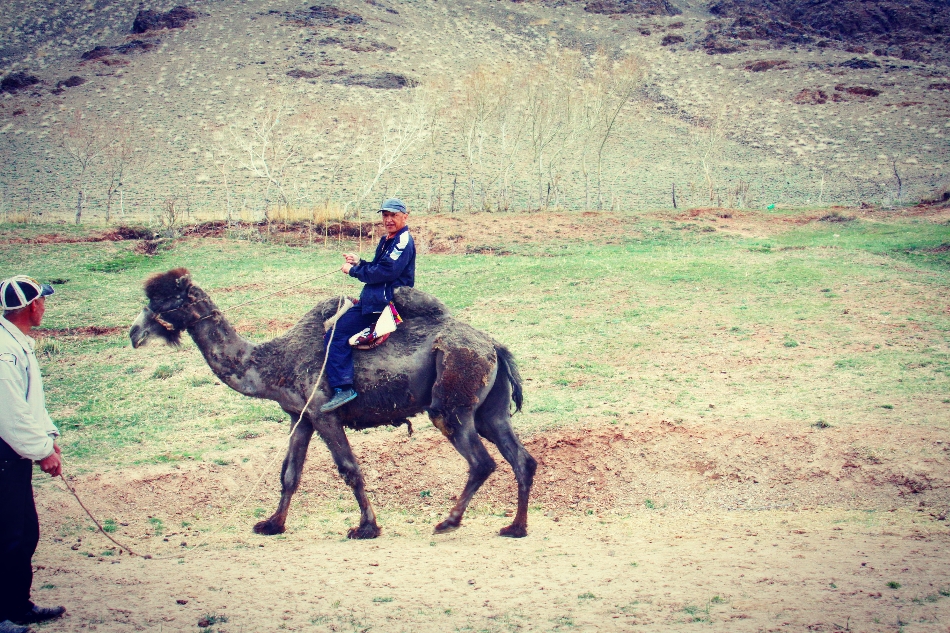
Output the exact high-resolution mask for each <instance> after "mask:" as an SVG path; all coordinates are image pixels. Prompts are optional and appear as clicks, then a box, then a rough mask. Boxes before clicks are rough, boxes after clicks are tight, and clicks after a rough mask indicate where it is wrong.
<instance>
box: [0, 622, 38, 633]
mask: <svg viewBox="0 0 950 633" xmlns="http://www.w3.org/2000/svg"><path fill="white" fill-rule="evenodd" d="M32 630H33V629H31V628H30V627H28V626H20V625H19V624H14V623H13V622H11V621H10V620H4V621H3V622H0V633H30V631H32Z"/></svg>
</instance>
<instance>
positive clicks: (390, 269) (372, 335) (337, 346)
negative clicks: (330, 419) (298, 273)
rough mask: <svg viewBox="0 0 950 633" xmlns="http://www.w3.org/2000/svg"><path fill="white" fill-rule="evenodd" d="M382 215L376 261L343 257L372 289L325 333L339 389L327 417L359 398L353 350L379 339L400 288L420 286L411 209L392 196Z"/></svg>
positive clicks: (332, 380) (349, 270)
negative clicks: (382, 319)
mask: <svg viewBox="0 0 950 633" xmlns="http://www.w3.org/2000/svg"><path fill="white" fill-rule="evenodd" d="M379 212H380V213H382V214H383V227H384V228H385V229H386V235H385V236H384V237H383V238H382V239H380V240H379V244H378V245H377V246H376V255H375V256H374V257H373V261H371V262H367V261H365V260H362V259H359V258H358V257H357V256H356V255H354V254H353V253H344V254H343V259H344V260H345V261H344V263H343V266H341V267H340V270H341V271H342V272H343V274H344V275H349V276H350V277H355V278H357V279H359V280H360V281H362V282H363V283H364V284H366V285H364V286H363V291H362V292H361V293H360V298H359V301H357V302H356V304H355V305H354V307H353V308H352V309H350V310H347V311H346V312H345V313H343V314H342V315H341V316H340V318H339V319H338V320H337V322H336V331H335V332H334V331H333V330H332V329H328V330H327V333H326V334H325V335H324V339H323V344H324V347H325V349H326V353H327V368H326V372H327V382H328V383H329V384H330V386H331V387H333V397H332V398H331V399H330V400H329V401H328V402H327V403H326V404H324V405H323V406H322V407H320V411H321V412H322V413H327V412H329V411H333V410H334V409H338V408H339V407H342V406H343V405H344V404H346V403H347V402H350V401H351V400H353V399H354V398H356V397H357V395H358V394H357V393H356V391H355V390H354V389H353V350H352V346H355V345H360V346H363V345H372V344H373V342H374V341H375V339H376V335H377V332H375V330H374V328H375V326H376V322H377V321H379V317H380V315H381V314H382V312H383V310H389V309H390V307H389V302H390V301H392V300H393V290H395V289H396V288H399V287H400V286H409V287H410V288H411V287H412V286H413V285H414V284H415V279H416V246H415V243H414V242H413V241H412V236H411V235H409V227H408V226H406V225H407V223H408V222H409V211H408V210H407V209H406V205H405V204H403V202H402V201H401V200H399V199H398V198H390V199H389V200H386V202H384V203H383V204H382V205H381V206H380V209H379ZM331 335H332V340H331ZM351 339H352V340H351Z"/></svg>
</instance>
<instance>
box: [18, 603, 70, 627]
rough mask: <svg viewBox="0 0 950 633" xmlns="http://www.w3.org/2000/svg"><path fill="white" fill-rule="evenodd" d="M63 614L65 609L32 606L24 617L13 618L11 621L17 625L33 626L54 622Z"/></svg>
mask: <svg viewBox="0 0 950 633" xmlns="http://www.w3.org/2000/svg"><path fill="white" fill-rule="evenodd" d="M64 613H66V607H38V606H36V605H33V608H32V609H30V610H29V611H27V612H26V614H25V615H23V616H21V617H19V618H13V621H14V622H16V623H17V624H35V623H37V622H46V621H47V620H55V619H56V618H58V617H60V616H62V615H63V614H64Z"/></svg>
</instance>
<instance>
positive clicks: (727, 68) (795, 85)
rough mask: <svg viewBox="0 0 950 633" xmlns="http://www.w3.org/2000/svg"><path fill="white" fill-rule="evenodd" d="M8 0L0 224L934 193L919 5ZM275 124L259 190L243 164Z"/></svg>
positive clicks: (934, 80) (941, 17) (938, 108)
mask: <svg viewBox="0 0 950 633" xmlns="http://www.w3.org/2000/svg"><path fill="white" fill-rule="evenodd" d="M10 4H11V5H12V7H13V9H14V10H12V11H7V12H5V14H4V16H3V17H0V27H2V28H0V32H2V37H0V62H2V64H3V67H2V70H3V73H4V79H3V82H4V83H3V84H2V89H3V91H4V92H3V98H2V100H0V132H2V136H0V138H2V143H0V158H2V160H3V164H4V169H3V170H2V172H0V186H2V188H3V189H2V190H3V201H2V212H3V214H4V216H5V217H7V216H10V217H21V216H24V214H26V215H28V216H30V217H32V218H34V219H36V218H54V219H72V218H73V216H74V214H75V207H76V202H77V194H78V191H79V190H80V189H81V190H82V191H83V204H84V208H83V219H84V220H93V221H101V220H102V219H104V215H105V211H106V207H107V206H108V207H109V210H110V215H111V216H113V217H115V216H121V217H126V216H128V215H138V216H139V217H142V218H147V219H148V220H149V221H152V222H159V221H161V218H162V215H163V214H168V213H171V214H172V215H177V216H180V217H177V219H178V220H188V219H193V218H212V217H213V218H223V217H225V215H226V214H230V215H231V216H232V217H244V218H245V219H258V218H260V217H262V216H263V215H264V213H265V212H266V211H267V210H268V209H270V210H271V213H273V212H274V211H273V210H274V209H275V208H276V207H278V206H283V207H284V208H285V210H286V209H288V208H290V209H291V210H293V209H299V208H305V209H312V208H314V207H320V206H329V207H331V208H332V209H333V210H335V212H337V213H338V212H339V210H340V209H345V210H346V213H347V214H349V215H353V213H354V209H365V207H367V206H372V204H373V203H370V202H368V201H369V200H375V199H377V198H381V197H383V196H385V195H392V194H396V195H400V196H402V197H404V198H406V199H407V201H408V202H409V204H410V206H411V207H412V208H413V209H414V210H432V211H450V210H455V211H458V210H462V209H470V208H487V209H495V210H506V209H508V210H512V209H534V208H538V207H545V208H551V207H560V208H566V209H581V208H605V209H608V208H616V209H623V208H643V207H670V206H673V196H674V187H675V196H676V204H677V205H678V206H681V207H682V206H723V207H751V208H763V207H765V206H768V205H770V204H774V205H778V206H782V205H816V206H827V205H830V204H850V205H855V206H856V205H858V204H862V203H864V204H868V205H874V206H878V205H881V206H884V207H890V206H893V205H895V204H898V203H907V202H916V201H918V200H920V199H921V198H927V197H934V196H938V195H940V194H941V193H942V187H944V186H945V185H946V183H947V174H948V169H947V153H948V147H947V136H946V135H947V133H948V129H947V128H948V126H950V119H948V116H950V108H948V99H947V95H948V90H950V78H948V72H950V71H948V67H947V54H946V51H947V40H946V37H947V36H946V35H944V32H945V31H946V29H947V28H948V27H947V25H948V24H950V22H948V9H947V8H946V7H945V6H943V4H942V3H938V2H936V1H935V0H934V1H928V0H916V2H913V3H909V4H908V3H893V2H886V1H883V0H882V1H880V2H861V3H836V2H818V3H817V4H815V7H813V9H814V10H813V11H811V12H810V13H809V14H808V15H804V14H803V13H802V12H801V11H800V10H797V9H795V7H796V6H797V5H798V4H799V3H793V2H780V1H778V0H749V1H746V2H740V1H739V0H717V1H715V2H709V3H693V2H685V1H678V2H666V1H663V2H659V1H656V2H645V1H641V2H633V1H630V2H625V1H623V0H611V1H606V0H604V1H598V2H593V1H592V2H574V3H562V2H498V1H489V0H480V1H473V2H468V3H464V4H456V3H446V2H435V1H428V2H424V1H408V0H404V1H396V0H385V1H383V0H365V1H356V0H349V1H342V2H335V3H332V4H317V5H309V4H306V3H295V2H283V1H267V0H257V1H253V2H245V3H229V2H223V1H217V2H196V3H192V4H190V5H188V8H187V9H181V10H179V11H178V13H174V12H173V13H168V12H170V11H172V10H173V9H174V7H175V4H174V3H173V2H154V3H151V4H149V6H148V10H149V11H151V13H147V14H144V17H142V15H140V14H139V10H140V9H141V8H142V7H141V6H140V4H139V3H133V2H126V1H117V2H108V1H107V0H97V1H94V2H88V3H85V4H77V5H74V6H70V7H65V6H62V7H61V6H59V4H58V3H43V2H25V1H18V2H12V3H10ZM851 5H855V7H856V6H857V5H860V9H861V11H857V10H856V9H855V7H852V6H851ZM137 17H139V18H140V20H139V21H138V22H137ZM133 27H135V28H133ZM133 30H136V31H141V32H135V33H133ZM624 60H626V61H624ZM620 62H623V63H620ZM624 64H626V65H624ZM618 99H620V101H618ZM618 103H619V106H618V109H617V111H616V118H615V120H611V119H610V115H611V113H612V112H613V110H612V108H613V107H614V105H616V104H618ZM624 103H625V105H624ZM77 112H79V113H80V115H81V116H82V117H83V118H82V119H81V120H80V121H81V122H83V123H76V119H75V117H76V116H77V114H76V113H77ZM598 117H599V118H598ZM268 121H269V122H270V123H268ZM605 121H609V122H610V123H611V124H612V126H613V127H612V128H611V129H610V132H609V134H607V135H606V140H604V138H603V134H602V133H601V132H600V131H599V130H600V127H604V126H606V123H605ZM274 122H278V125H277V126H276V127H274V128H273V134H272V136H271V137H269V138H268V141H269V143H270V144H269V146H268V147H269V150H268V151H272V152H273V154H272V155H270V156H269V157H268V158H267V161H265V162H267V163H268V164H267V168H268V169H270V172H269V173H272V172H273V166H274V165H275V164H278V163H279V164H280V165H281V169H282V171H281V172H280V178H279V179H277V180H275V179H274V178H273V177H270V178H268V177H262V176H261V165H260V164H258V163H254V161H253V160H252V158H248V156H252V155H253V152H254V150H255V147H257V149H260V146H254V145H253V140H254V139H255V138H258V139H260V134H261V131H262V130H264V129H268V128H267V126H268V125H272V124H273V123H274ZM93 124H94V127H95V128H96V129H97V130H100V131H101V130H105V132H103V133H104V134H105V135H106V136H107V137H108V139H107V140H110V141H112V142H113V147H115V146H116V143H118V144H120V145H122V146H123V147H125V148H126V151H127V160H126V163H125V164H124V165H123V167H124V168H125V169H124V171H123V173H121V174H119V175H118V176H117V175H116V173H115V172H116V170H115V169H114V167H115V160H117V159H115V158H114V157H113V158H112V160H113V169H111V170H110V169H109V160H108V158H109V157H108V156H107V155H106V153H99V154H97V155H96V156H94V157H92V159H91V160H90V166H89V167H88V169H87V170H86V172H85V173H84V174H82V177H80V174H81V169H80V163H79V162H78V161H77V160H76V159H75V157H70V156H69V155H68V154H67V153H66V152H65V151H64V150H63V148H62V135H63V132H64V130H69V129H70V128H72V129H73V131H74V132H75V131H76V129H79V131H80V132H86V136H89V130H88V129H84V128H83V126H84V125H86V126H87V127H88V126H89V125H93ZM598 126H600V127H598ZM255 134H256V135H257V137H255ZM117 139H118V140H117ZM601 141H604V142H601ZM241 143H245V144H246V143H251V145H245V146H242V145H241ZM281 152H283V154H282V153H281ZM252 167H253V168H256V169H258V172H257V174H256V175H255V173H254V172H253V171H252V170H251V169H249V168H252ZM119 176H121V177H119ZM278 180H279V182H278ZM119 182H121V183H122V184H121V186H119V185H118V183H119ZM110 191H111V201H108V199H109V198H110ZM107 201H108V204H107ZM169 205H171V210H169ZM308 212H309V211H308Z"/></svg>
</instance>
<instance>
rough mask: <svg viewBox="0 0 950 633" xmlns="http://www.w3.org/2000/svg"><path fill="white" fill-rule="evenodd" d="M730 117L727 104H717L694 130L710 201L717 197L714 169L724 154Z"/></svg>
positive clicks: (694, 139) (694, 141) (694, 142)
mask: <svg viewBox="0 0 950 633" xmlns="http://www.w3.org/2000/svg"><path fill="white" fill-rule="evenodd" d="M730 118H731V112H730V111H729V108H728V107H727V106H717V107H714V108H713V109H712V110H710V115H709V117H708V119H706V120H705V121H704V122H703V123H702V124H700V125H699V126H697V127H696V128H695V129H694V130H693V149H694V151H695V152H696V154H697V155H698V157H699V164H700V166H701V167H702V170H703V180H704V181H705V183H706V195H707V197H708V201H709V202H712V201H714V200H715V199H716V181H715V178H714V174H713V170H714V168H715V165H716V163H717V162H718V160H719V159H720V158H721V155H722V150H723V144H724V142H725V140H726V135H727V132H728V128H729V122H730Z"/></svg>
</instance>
